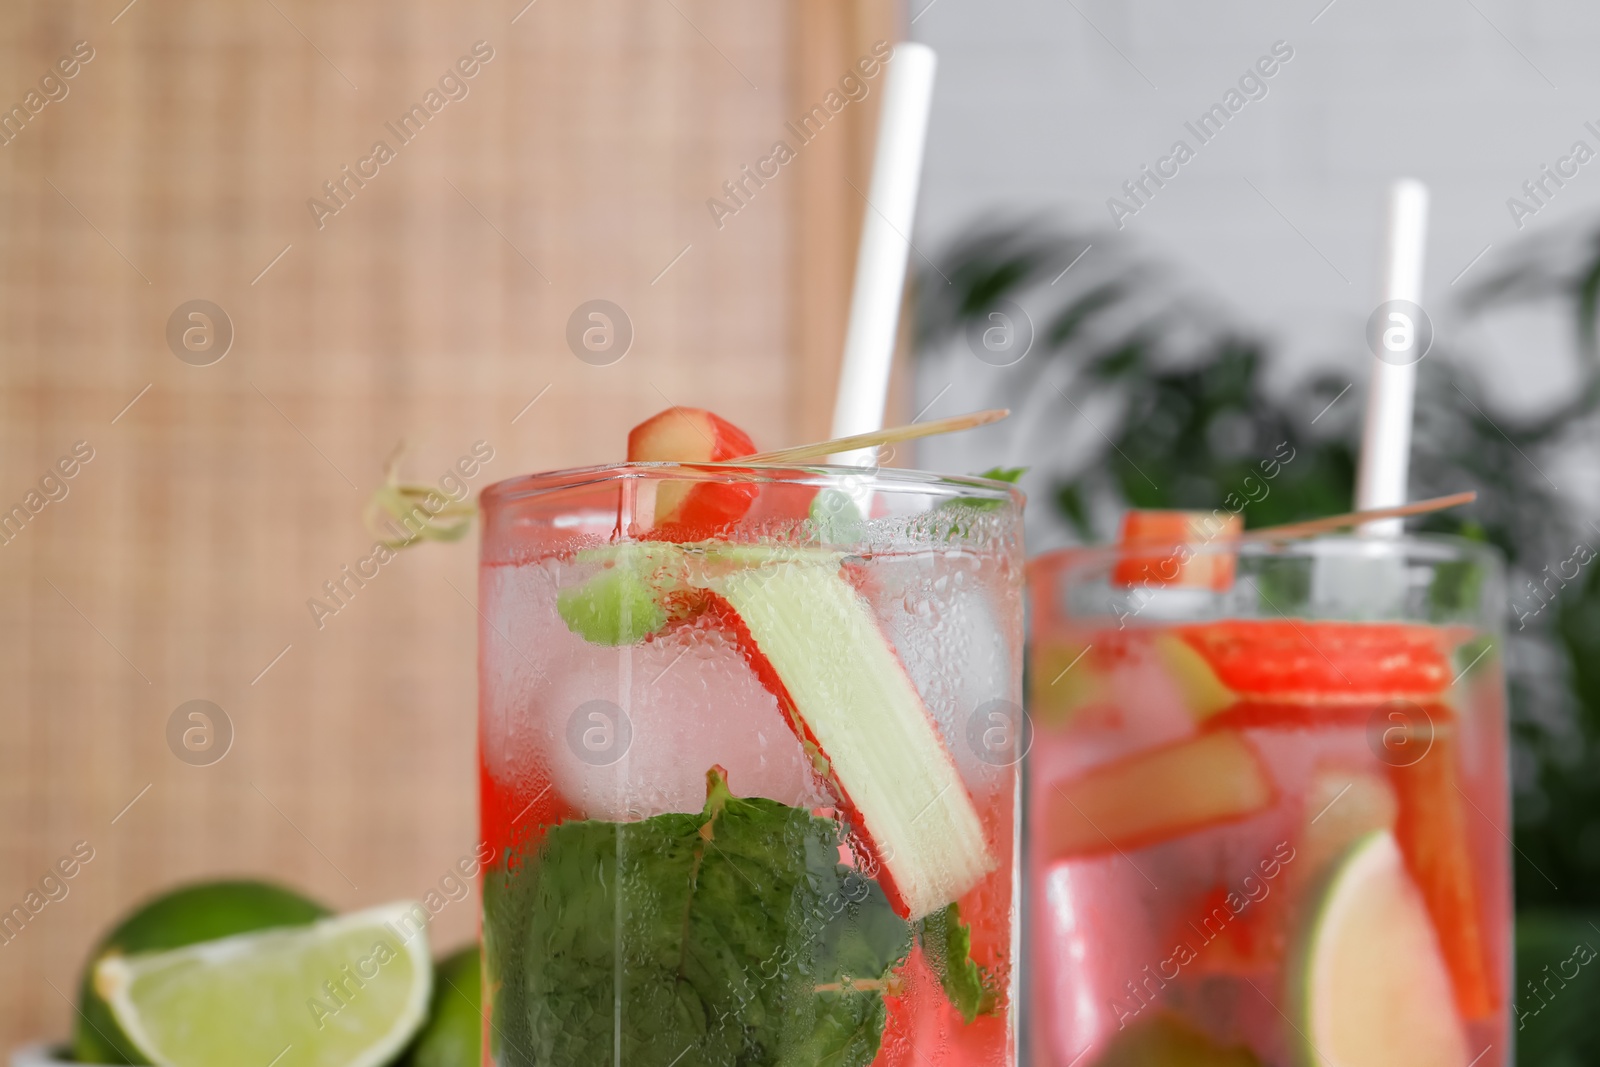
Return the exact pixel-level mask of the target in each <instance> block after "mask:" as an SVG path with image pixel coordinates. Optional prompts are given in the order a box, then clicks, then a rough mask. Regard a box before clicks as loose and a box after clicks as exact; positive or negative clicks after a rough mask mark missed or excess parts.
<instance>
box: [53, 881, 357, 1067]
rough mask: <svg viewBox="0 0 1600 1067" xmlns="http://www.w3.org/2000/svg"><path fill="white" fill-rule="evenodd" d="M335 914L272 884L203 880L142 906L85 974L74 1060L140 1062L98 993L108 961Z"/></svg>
mask: <svg viewBox="0 0 1600 1067" xmlns="http://www.w3.org/2000/svg"><path fill="white" fill-rule="evenodd" d="M331 914H332V913H331V912H330V911H329V910H328V909H327V908H325V907H323V906H322V905H321V904H318V903H317V902H316V901H314V900H308V899H307V898H305V897H303V896H301V895H300V894H299V893H296V892H294V891H293V890H290V889H284V888H283V887H281V886H276V885H271V884H269V883H266V882H254V881H217V882H197V883H194V884H192V885H185V886H179V887H178V888H177V889H171V890H168V891H167V892H165V893H162V894H161V895H160V896H157V897H154V898H152V899H150V900H147V901H145V902H143V903H142V904H140V905H139V906H138V907H137V908H135V909H134V910H133V912H132V913H130V914H129V915H127V916H126V917H124V918H123V920H122V921H121V922H119V923H118V924H117V926H116V928H115V929H113V930H112V931H111V932H110V933H109V934H107V935H106V936H105V939H104V940H102V941H101V942H100V944H99V946H97V947H96V948H95V950H94V953H93V954H92V955H91V956H90V957H89V961H88V963H87V964H86V965H85V966H84V969H83V978H82V979H81V980H80V982H79V983H78V984H79V987H80V989H79V993H78V1013H77V1023H76V1025H75V1026H74V1028H73V1034H72V1053H73V1055H72V1058H73V1059H75V1060H77V1061H78V1062H79V1063H137V1062H139V1058H138V1057H137V1056H135V1055H134V1052H133V1046H132V1045H131V1044H130V1043H129V1042H128V1038H127V1035H125V1034H123V1032H122V1030H121V1028H120V1027H118V1026H117V1022H116V1019H115V1018H114V1017H113V1016H112V1014H111V1008H110V1007H109V1006H108V1005H107V1004H106V1002H105V1000H104V999H103V998H101V996H100V994H98V993H96V992H95V990H94V967H95V964H97V963H99V962H100V960H101V959H103V958H105V957H106V956H125V955H129V954H131V953H134V952H164V951H166V950H168V949H174V948H182V947H183V946H184V945H193V944H195V943H197V942H200V941H215V940H216V939H217V938H219V937H232V936H233V935H234V934H245V933H250V932H252V931H256V930H265V929H267V928H269V927H283V926H304V925H306V924H308V923H313V922H316V921H317V920H318V919H325V918H327V917H328V916H329V915H331Z"/></svg>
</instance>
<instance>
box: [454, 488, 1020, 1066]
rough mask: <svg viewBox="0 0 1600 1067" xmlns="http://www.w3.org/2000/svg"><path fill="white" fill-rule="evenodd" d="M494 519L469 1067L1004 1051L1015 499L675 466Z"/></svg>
mask: <svg viewBox="0 0 1600 1067" xmlns="http://www.w3.org/2000/svg"><path fill="white" fill-rule="evenodd" d="M482 505H483V516H484V526H483V543H482V557H481V569H480V580H479V590H478V592H479V604H480V605H481V618H482V625H481V627H480V644H479V666H480V726H479V730H480V732H479V751H480V758H481V774H480V782H481V814H482V834H483V840H484V843H485V846H486V849H487V854H489V855H490V856H491V857H492V858H491V859H490V861H489V863H488V865H487V866H486V871H485V875H484V883H483V896H484V904H483V941H484V949H485V953H484V956H485V963H484V966H485V975H484V977H485V982H484V989H485V991H486V996H485V1000H486V1008H487V1011H488V1020H487V1024H486V1027H485V1042H484V1049H485V1052H484V1063H485V1064H500V1065H532V1064H539V1065H541V1067H566V1065H583V1067H592V1065H596V1064H625V1065H628V1067H644V1065H658V1067H671V1065H678V1067H688V1065H691V1064H749V1065H756V1064H796V1065H799V1064H828V1065H830V1067H831V1065H840V1067H848V1065H861V1067H865V1065H867V1064H896V1065H906V1067H912V1065H918V1067H937V1065H951V1067H956V1065H962V1067H965V1065H994V1067H1009V1065H1011V1064H1013V1063H1014V1062H1015V1052H1014V1048H1015V1029H1016V1011H1015V1004H1016V998H1015V995H1014V985H1015V974H1014V968H1013V960H1014V958H1015V942H1016V937H1017V932H1016V913H1017V901H1018V894H1019V884H1018V879H1017V875H1016V870H1017V861H1018V857H1017V850H1016V848H1015V841H1016V827H1017V820H1018V818H1019V810H1020V804H1019V801H1020V787H1019V784H1018V770H1017V763H1018V760H1019V757H1020V755H1021V727H1022V723H1023V721H1024V719H1023V715H1022V712H1021V699H1022V694H1021V660H1022V642H1023V638H1022V575H1023V564H1022V534H1021V507H1022V498H1021V496H1020V495H1019V494H1018V493H1017V492H1016V491H1015V490H1013V489H1012V488H1011V487H1010V486H1007V485H1004V484H1002V483H999V482H992V481H987V480H984V479H975V478H949V477H938V476H934V475H930V474H922V473H916V472H910V471H889V470H858V469H854V468H829V467H807V468H802V469H787V468H785V469H782V470H778V469H766V468H749V467H745V468H738V467H730V466H719V465H709V464H708V465H699V466H681V465H678V464H669V463H657V464H622V465H617V466H610V467H597V468H591V469H586V470H572V471H559V472H555V473H548V474H538V475H531V476H527V477H522V478H516V479H513V480H510V481H506V482H501V483H499V484H497V485H494V486H491V487H490V488H488V489H487V490H485V492H484V493H483V496H482Z"/></svg>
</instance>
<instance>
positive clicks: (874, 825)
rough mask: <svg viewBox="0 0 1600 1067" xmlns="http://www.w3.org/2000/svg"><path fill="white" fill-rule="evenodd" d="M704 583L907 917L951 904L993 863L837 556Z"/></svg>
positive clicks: (935, 736) (945, 757)
mask: <svg viewBox="0 0 1600 1067" xmlns="http://www.w3.org/2000/svg"><path fill="white" fill-rule="evenodd" d="M706 580H707V584H708V587H709V588H710V589H711V590H712V591H713V592H714V593H716V594H717V595H718V596H719V597H720V598H721V599H722V600H724V601H725V602H726V604H727V612H728V614H729V615H730V616H731V617H730V618H727V619H725V620H724V621H725V622H727V623H728V624H729V625H730V626H731V628H732V629H733V632H734V633H735V635H736V636H737V637H738V638H739V639H740V641H741V642H742V644H743V645H744V647H745V653H746V656H747V658H748V659H749V660H750V663H751V666H752V668H753V669H754V670H755V671H756V673H757V674H758V676H760V677H761V679H762V680H763V682H764V683H765V684H766V685H767V687H768V688H769V689H771V690H772V691H773V693H774V694H775V695H776V696H777V697H778V700H779V703H780V705H781V706H782V707H783V708H784V709H785V712H786V714H787V715H788V716H789V720H790V724H791V726H792V727H793V728H794V729H795V731H796V733H797V734H798V735H799V736H800V739H801V741H802V742H803V743H805V744H806V745H807V748H808V750H810V751H811V752H812V753H813V759H814V762H815V764H816V766H817V769H818V772H819V773H820V774H822V775H824V776H825V777H826V778H827V779H829V780H831V784H832V785H833V786H834V788H835V789H836V791H837V792H838V793H839V794H840V806H841V808H843V809H844V810H845V812H846V814H847V816H848V817H849V818H850V820H851V821H852V822H853V823H854V824H855V825H857V826H859V827H861V828H862V830H863V831H864V833H865V835H866V836H867V837H868V838H869V840H870V843H871V845H872V847H873V850H874V851H875V853H876V856H877V859H878V861H879V862H880V863H881V865H882V868H883V873H884V874H885V875H886V876H887V877H886V878H884V879H883V880H884V881H885V882H886V883H887V884H886V886H885V888H886V890H888V891H889V892H890V893H891V895H892V896H893V897H896V898H898V900H899V902H900V904H901V906H902V908H903V910H904V911H905V913H906V914H907V917H908V918H910V919H913V920H915V919H920V918H921V917H923V916H925V915H928V914H930V913H932V912H934V911H937V910H938V909H940V908H942V907H944V906H945V905H947V904H950V903H951V902H953V901H955V900H957V899H958V898H959V897H961V896H962V895H963V894H964V893H966V892H967V891H968V890H970V889H972V888H973V887H974V886H975V885H977V884H978V882H979V881H980V880H981V879H982V878H983V877H984V875H985V874H987V873H988V872H989V871H991V870H993V869H994V867H995V859H994V856H993V853H992V852H991V850H990V848H989V844H988V841H987V840H986V838H985V836H984V831H983V825H982V823H981V821H980V820H979V817H978V813H977V810H976V808H975V807H974V806H973V803H972V798H971V796H970V795H968V793H967V789H966V786H965V785H964V784H963V783H962V780H961V775H960V773H959V772H958V770H957V769H956V765H955V762H954V760H952V759H951V756H950V753H949V751H948V750H946V748H945V745H944V741H943V740H942V738H941V737H940V735H939V730H938V727H937V725H936V724H935V722H934V719H933V716H932V715H931V714H930V713H929V711H928V709H927V707H926V706H925V705H924V704H923V702H922V697H921V696H920V695H919V694H918V693H917V690H916V687H915V686H914V685H913V684H912V682H911V679H910V678H909V677H908V676H907V675H906V672H905V668H904V667H903V666H902V665H901V663H900V658H899V656H898V655H897V654H896V652H895V649H894V646H893V645H892V644H890V643H889V640H888V638H886V637H885V636H884V634H883V631H882V630H881V629H880V627H879V626H878V622H877V620H876V619H875V618H874V617H873V615H872V611H871V609H870V608H869V607H868V605H867V603H866V601H865V600H864V599H862V597H861V594H859V593H858V592H856V590H855V589H854V588H853V587H852V586H851V585H850V583H849V582H848V581H847V580H846V579H845V578H844V576H843V575H842V574H841V573H840V569H839V565H838V562H837V561H836V560H835V561H834V562H831V563H826V564H822V563H815V562H805V561H801V560H794V561H784V562H779V563H774V564H771V565H766V566H752V567H742V568H738V569H735V570H732V571H729V572H727V573H725V574H721V575H713V576H710V577H708V578H707V579H706Z"/></svg>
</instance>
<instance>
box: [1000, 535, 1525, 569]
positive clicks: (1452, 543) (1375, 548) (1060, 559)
mask: <svg viewBox="0 0 1600 1067" xmlns="http://www.w3.org/2000/svg"><path fill="white" fill-rule="evenodd" d="M1311 546H1318V549H1319V551H1321V552H1323V553H1326V551H1327V550H1328V548H1329V547H1333V548H1334V551H1335V552H1337V553H1339V554H1347V555H1350V556H1355V557H1363V556H1364V557H1370V558H1373V559H1379V558H1394V557H1395V556H1406V555H1409V556H1413V557H1418V556H1420V557H1421V558H1420V559H1418V560H1417V562H1422V563H1430V562H1435V563H1448V562H1455V561H1459V560H1465V559H1477V560H1479V561H1481V562H1485V563H1489V564H1492V565H1494V566H1500V565H1501V564H1502V563H1503V559H1502V557H1501V553H1500V550H1499V549H1498V548H1496V547H1495V546H1494V545H1491V544H1489V543H1487V542H1484V541H1475V540H1473V539H1472V538H1468V537H1461V536H1459V535H1456V534H1439V533H1409V532H1408V533H1402V534H1399V535H1397V536H1375V535H1365V534H1357V533H1329V534H1316V535H1313V536H1311V537H1285V538H1282V539H1278V540H1271V539H1268V540H1252V541H1244V542H1240V541H1237V540H1230V539H1228V538H1222V537H1219V538H1216V539H1215V540H1212V541H1174V542H1171V543H1165V544H1164V543H1160V542H1154V543H1150V544H1131V545H1068V546H1065V547H1062V548H1055V549H1051V550H1050V551H1048V552H1041V553H1040V554H1039V555H1037V556H1034V557H1033V558H1032V559H1030V560H1028V571H1029V573H1030V575H1031V574H1033V573H1036V572H1037V573H1039V574H1044V573H1062V572H1067V571H1072V570H1079V569H1082V568H1086V567H1093V566H1096V565H1098V564H1114V563H1116V562H1117V561H1118V560H1119V559H1123V558H1125V557H1127V556H1165V555H1168V554H1174V553H1177V552H1180V551H1187V552H1189V553H1190V554H1191V556H1220V555H1232V556H1241V557H1243V556H1249V557H1253V558H1262V557H1268V558H1271V557H1277V558H1284V557H1291V558H1292V557H1301V558H1310V557H1312V556H1314V555H1316V554H1317V553H1316V552H1312V551H1309V548H1310V547H1311ZM1384 550H1387V551H1384Z"/></svg>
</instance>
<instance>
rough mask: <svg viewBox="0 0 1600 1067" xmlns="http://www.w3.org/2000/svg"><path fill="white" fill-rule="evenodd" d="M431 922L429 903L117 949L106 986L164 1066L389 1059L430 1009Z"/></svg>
mask: <svg viewBox="0 0 1600 1067" xmlns="http://www.w3.org/2000/svg"><path fill="white" fill-rule="evenodd" d="M419 913H420V914H421V918H420V919H419V918H418V917H417V916H418V914H419ZM426 919H427V913H426V911H424V910H423V909H422V907H421V906H420V905H414V904H392V905H387V906H385V907H380V908H372V909H369V910H367V911H362V912H356V913H355V914H352V915H343V916H339V917H338V918H333V919H323V920H321V921H320V922H316V923H313V924H311V925H310V926H305V927H298V928H286V929H276V930H265V931H261V932H257V933H248V934H237V935H235V936H233V937H226V938H222V939H221V940H217V941H202V942H199V943H197V944H194V945H187V946H185V947H183V948H176V949H170V950H168V951H165V952H147V953H139V954H135V955H129V956H108V957H106V958H105V959H103V960H101V961H100V963H99V964H98V965H97V966H96V967H95V976H94V984H95V988H96V989H97V990H98V991H99V992H100V994H101V995H102V996H104V997H105V998H106V1000H107V1001H108V1002H109V1003H110V1005H111V1010H112V1012H113V1014H115V1016H116V1019H117V1023H118V1024H119V1025H120V1026H121V1027H122V1029H123V1031H124V1032H125V1033H126V1034H127V1035H128V1038H129V1040H130V1041H132V1042H133V1044H134V1046H135V1047H136V1048H137V1049H138V1050H139V1052H140V1053H141V1054H143V1055H144V1056H145V1057H146V1059H147V1061H148V1062H150V1063H153V1064H157V1065H160V1067H262V1065H263V1064H265V1063H266V1062H267V1061H269V1060H270V1061H272V1063H274V1064H275V1065H276V1067H377V1065H379V1064H384V1063H388V1062H389V1061H390V1060H391V1059H392V1058H393V1057H394V1056H395V1054H396V1053H398V1052H399V1051H400V1050H401V1049H402V1048H404V1047H405V1044H406V1042H407V1041H409V1040H410V1038H411V1036H412V1035H413V1034H414V1033H416V1031H417V1029H418V1028H419V1027H420V1026H421V1025H422V1023H423V1020H424V1018H425V1016H426V1014H427V1009H428V995H429V991H430V989H431V987H432V982H433V964H432V962H431V961H430V959H429V957H428V938H427V932H426V929H427V927H426ZM274 1057H276V1059H274Z"/></svg>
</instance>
